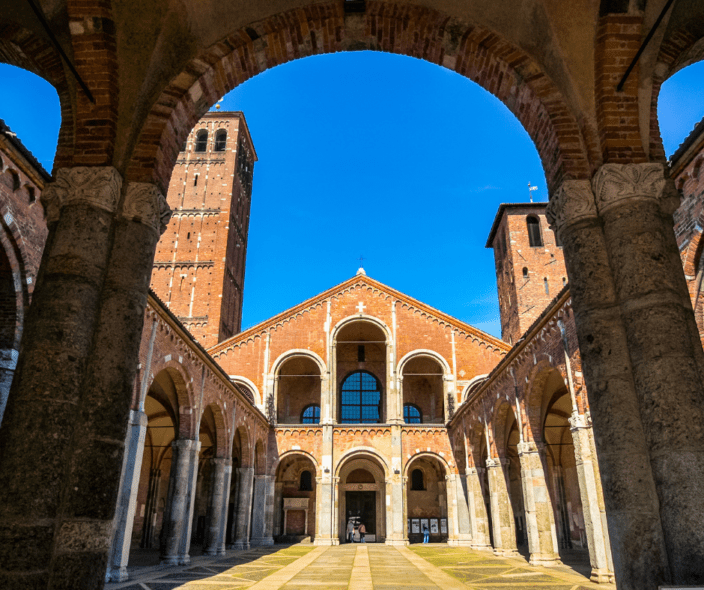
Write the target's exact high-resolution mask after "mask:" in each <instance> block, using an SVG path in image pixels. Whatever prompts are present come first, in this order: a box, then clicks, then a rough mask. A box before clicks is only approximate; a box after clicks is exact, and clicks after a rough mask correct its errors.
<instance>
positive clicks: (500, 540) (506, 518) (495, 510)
mask: <svg viewBox="0 0 704 590" xmlns="http://www.w3.org/2000/svg"><path fill="white" fill-rule="evenodd" d="M507 467H508V459H493V458H489V459H487V460H486V468H487V469H488V473H489V495H490V500H491V521H492V522H491V524H492V530H493V532H494V554H495V555H500V556H504V557H506V556H513V555H518V549H517V548H516V529H515V526H516V525H515V524H514V521H513V507H512V506H511V498H510V497H509V495H508V487H507V486H506V480H507V478H506V469H507Z"/></svg>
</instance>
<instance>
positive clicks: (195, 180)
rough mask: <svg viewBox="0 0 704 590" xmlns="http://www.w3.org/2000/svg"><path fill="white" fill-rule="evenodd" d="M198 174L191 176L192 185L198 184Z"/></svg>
mask: <svg viewBox="0 0 704 590" xmlns="http://www.w3.org/2000/svg"><path fill="white" fill-rule="evenodd" d="M198 176H199V175H198V174H196V175H195V176H194V177H193V186H198Z"/></svg>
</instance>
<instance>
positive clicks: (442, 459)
mask: <svg viewBox="0 0 704 590" xmlns="http://www.w3.org/2000/svg"><path fill="white" fill-rule="evenodd" d="M417 459H434V460H436V461H438V463H440V465H442V466H443V468H444V469H445V475H452V473H453V471H452V468H451V467H450V465H449V463H448V462H447V460H446V459H445V457H442V456H440V455H438V454H437V453H433V452H432V451H421V452H420V453H415V454H413V455H411V458H410V459H408V460H406V465H405V466H404V468H403V475H404V476H405V477H408V475H409V469H410V466H411V465H412V464H413V462H414V461H416V460H417Z"/></svg>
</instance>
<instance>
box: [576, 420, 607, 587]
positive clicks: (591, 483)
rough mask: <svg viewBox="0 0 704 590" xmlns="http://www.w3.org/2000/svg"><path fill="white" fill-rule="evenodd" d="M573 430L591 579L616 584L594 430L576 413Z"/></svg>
mask: <svg viewBox="0 0 704 590" xmlns="http://www.w3.org/2000/svg"><path fill="white" fill-rule="evenodd" d="M570 430H571V431H572V440H573V441H574V455H575V463H576V467H577V480H578V482H579V496H580V499H581V501H582V512H583V514H584V528H585V530H586V533H587V546H588V547H589V562H590V564H591V566H592V573H591V576H590V580H591V581H592V582H596V583H604V582H610V581H613V577H614V574H613V569H612V568H613V565H612V564H611V563H610V553H611V550H610V547H609V541H608V532H607V531H606V530H605V529H604V528H603V526H602V506H603V502H602V501H601V498H600V496H601V490H599V487H598V482H597V479H596V472H597V466H596V462H595V461H594V457H593V455H592V449H591V441H590V439H591V427H590V426H589V424H588V422H587V419H586V416H584V415H582V414H578V413H576V412H573V414H572V417H571V418H570Z"/></svg>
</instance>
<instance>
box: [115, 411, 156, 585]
mask: <svg viewBox="0 0 704 590" xmlns="http://www.w3.org/2000/svg"><path fill="white" fill-rule="evenodd" d="M146 434H147V415H146V414H145V413H144V412H140V411H138V410H137V411H135V410H132V411H130V424H129V428H128V430H127V439H126V444H125V459H124V463H123V466H122V477H121V478H120V491H119V494H118V497H117V509H116V511H115V536H114V538H113V541H112V547H111V550H110V556H109V559H108V570H107V573H106V575H105V580H106V581H107V582H124V581H125V580H127V578H128V575H127V562H128V561H129V556H130V545H131V544H132V526H133V525H134V515H135V510H136V508H137V492H138V490H139V476H140V474H141V472H142V457H143V455H144V439H145V437H146Z"/></svg>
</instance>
